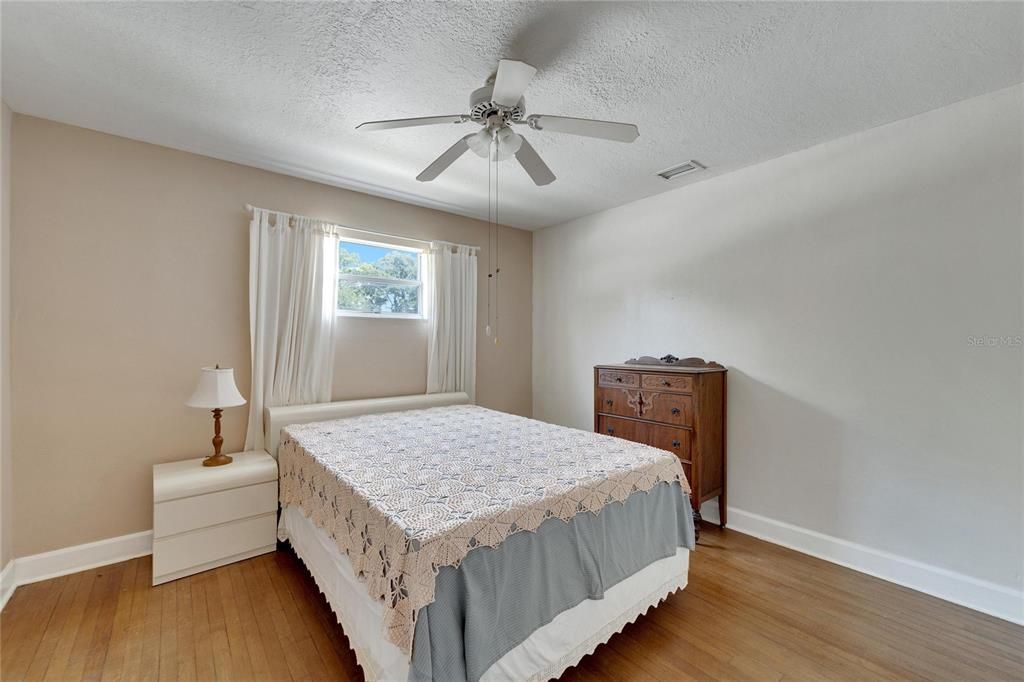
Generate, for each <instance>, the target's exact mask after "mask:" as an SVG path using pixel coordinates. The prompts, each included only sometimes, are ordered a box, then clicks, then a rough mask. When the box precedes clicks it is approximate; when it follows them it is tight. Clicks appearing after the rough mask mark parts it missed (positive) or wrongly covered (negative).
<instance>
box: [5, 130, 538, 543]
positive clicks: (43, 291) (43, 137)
mask: <svg viewBox="0 0 1024 682" xmlns="http://www.w3.org/2000/svg"><path fill="white" fill-rule="evenodd" d="M13 137H14V145H13V157H12V164H13V193H14V196H16V197H17V201H16V202H15V204H14V207H13V209H14V210H13V215H12V253H13V258H12V312H13V318H12V319H13V323H12V327H13V329H12V332H13V334H12V353H13V357H12V367H13V372H12V392H13V395H12V397H13V404H12V409H13V422H14V424H15V425H16V426H17V428H16V429H15V431H14V452H16V453H17V455H16V457H15V461H14V476H15V477H16V480H17V482H18V485H17V490H16V491H15V496H14V497H15V499H14V522H15V526H16V531H17V532H16V535H15V546H14V552H15V555H16V556H24V555H27V554H34V553H37V552H42V551H46V550H51V549H55V548H59V547H66V546H69V545H74V544H78V543H82V542H89V541H92V540H98V539H102V538H107V537H112V536H117V535H122V534H125V533H131V532H135V531H140V530H146V529H149V528H150V527H151V525H152V510H151V506H150V505H151V502H152V499H151V498H152V491H151V482H150V467H151V465H153V464H155V463H157V462H166V461H171V460H176V459H182V458H185V457H196V456H200V455H203V454H205V453H206V450H207V449H208V448H209V439H210V437H211V435H212V434H211V433H210V431H211V424H210V417H209V415H208V414H207V413H205V412H203V411H200V410H192V409H189V408H186V407H185V406H184V404H183V403H184V401H185V399H186V398H187V397H188V394H189V392H190V391H191V390H192V388H193V385H194V382H195V380H196V377H197V373H198V369H199V367H200V366H202V365H207V364H211V363H214V362H219V363H221V364H222V365H231V366H234V367H235V368H236V375H237V378H238V385H239V388H240V389H241V391H242V393H243V394H247V393H248V390H249V334H248V227H247V226H248V218H247V214H246V212H245V211H244V210H243V205H244V204H246V203H252V204H256V205H259V206H265V207H267V208H274V209H279V210H283V211H288V212H293V213H301V214H305V215H311V216H315V217H319V218H325V219H328V220H331V221H336V222H339V223H342V224H346V225H351V226H353V227H361V228H365V229H370V230H380V231H385V232H392V233H399V234H404V235H408V236H411V237H419V238H438V239H445V240H449V241H455V242H462V243H467V244H474V245H478V246H481V247H483V250H482V251H481V254H480V258H481V263H482V264H484V263H486V261H487V255H488V254H487V227H486V224H485V223H482V222H480V221H477V220H472V219H469V218H464V217H459V216H454V215H450V214H446V213H441V212H437V211H433V210H428V209H424V208H418V207H414V206H410V205H407V204H402V203H398V202H394V201H389V200H386V199H381V198H377V197H372V196H368V195H364V194H358V193H355V192H350V191H346V190H341V189H337V188H333V187H328V186H325V185H320V184H317V183H313V182H308V181H305V180H298V179H295V178H290V177H286V176H282V175H277V174H274V173H269V172H266V171H261V170H256V169H253V168H248V167H244V166H239V165H235V164H231V163H226V162H223V161H217V160H214V159H210V158H206V157H202V156H196V155H193V154H187V153H183V152H178V151H174V150H170V149H166V148H163V147H157V146H154V145H149V144H145V143H140V142H133V141H130V140H126V139H123V138H118V137H112V136H110V135H105V134H101V133H96V132H92V131H88V130H83V129H81V128H75V127H71V126H65V125H60V124H57V123H53V122H50V121H45V120H41V119H36V118H31V117H26V116H20V115H15V116H14V136H13ZM531 241H532V240H531V234H530V233H529V232H524V231H521V230H514V229H506V228H503V229H502V230H501V260H502V276H503V277H504V282H503V287H502V296H501V301H502V310H501V319H502V322H503V338H502V343H501V344H500V345H498V346H495V345H494V344H493V343H485V342H484V341H485V340H486V337H484V336H483V335H482V334H481V343H480V345H479V348H478V356H477V360H478V390H477V397H478V402H479V403H480V404H482V405H485V406H489V407H495V408H498V409H502V410H507V411H511V412H516V413H520V414H527V413H529V411H530V376H531V367H530V345H531V334H532V332H531V283H532V272H531V251H532V244H531ZM485 279H486V274H485V272H484V268H481V280H480V282H481V292H480V310H481V313H480V327H481V328H482V327H483V324H484V313H483V311H484V310H485V305H486V298H485V295H484V291H485V289H484V282H485ZM340 322H341V331H340V332H339V334H338V344H337V372H336V377H335V383H334V385H335V391H334V393H335V396H334V397H335V398H336V399H345V398H356V397H369V396H380V395H397V394H405V393H416V392H422V391H423V390H424V388H425V383H426V361H425V356H426V335H425V325H424V323H423V322H417V321H406V320H388V321H384V320H367V319H353V318H343V319H342V320H341V321H340ZM224 418H225V430H224V436H225V446H226V448H227V450H229V451H231V450H237V449H239V448H241V446H242V442H243V436H244V431H245V421H246V411H245V408H234V409H230V410H227V411H226V412H225V417H224Z"/></svg>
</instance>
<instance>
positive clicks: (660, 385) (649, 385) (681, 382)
mask: <svg viewBox="0 0 1024 682" xmlns="http://www.w3.org/2000/svg"><path fill="white" fill-rule="evenodd" d="M640 386H641V387H642V388H646V389H650V390H652V391H674V392H679V393H693V377H688V376H685V375H682V374H644V375H643V376H642V377H640Z"/></svg>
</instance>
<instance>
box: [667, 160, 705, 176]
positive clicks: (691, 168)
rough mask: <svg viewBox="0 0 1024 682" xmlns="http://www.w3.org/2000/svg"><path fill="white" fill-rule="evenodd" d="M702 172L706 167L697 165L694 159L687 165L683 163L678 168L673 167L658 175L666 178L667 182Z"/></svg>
mask: <svg viewBox="0 0 1024 682" xmlns="http://www.w3.org/2000/svg"><path fill="white" fill-rule="evenodd" d="M702 170H704V166H702V165H701V164H699V163H697V162H696V161H694V160H693V159H690V160H689V161H687V162H686V163H681V164H679V165H678V166H672V167H671V168H668V169H666V170H663V171H661V172H660V173H658V175H659V176H661V177H663V178H665V179H666V180H673V179H675V178H678V177H679V176H680V175H688V174H690V173H696V172H697V171H702Z"/></svg>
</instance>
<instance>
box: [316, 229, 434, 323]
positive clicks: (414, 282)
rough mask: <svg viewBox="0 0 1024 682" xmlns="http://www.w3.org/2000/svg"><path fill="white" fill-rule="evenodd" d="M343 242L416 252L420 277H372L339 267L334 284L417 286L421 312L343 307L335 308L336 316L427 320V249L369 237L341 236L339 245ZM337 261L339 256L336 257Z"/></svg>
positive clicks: (336, 270)
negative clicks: (372, 311) (369, 238)
mask: <svg viewBox="0 0 1024 682" xmlns="http://www.w3.org/2000/svg"><path fill="white" fill-rule="evenodd" d="M343 242H349V243H354V244H365V245H367V246H379V247H381V248H385V249H388V250H389V251H406V252H408V253H415V254H416V258H417V267H418V269H419V279H395V278H392V277H370V276H367V275H353V274H350V273H347V272H339V270H338V268H337V267H335V270H334V275H335V279H334V286H335V287H337V286H338V283H339V282H343V281H348V282H367V283H369V284H385V285H393V286H403V287H413V286H414V287H417V288H418V289H419V296H417V297H416V301H417V303H418V304H419V312H416V313H371V312H367V311H365V310H344V309H342V308H335V316H337V317H369V318H374V319H378V320H425V319H427V302H426V300H425V298H426V276H425V274H426V267H427V259H426V250H425V249H418V248H416V247H413V246H405V245H404V244H391V243H388V242H380V241H370V240H368V239H357V238H353V237H339V238H338V246H339V247H340V246H341V244H342V243H343ZM335 261H337V258H335Z"/></svg>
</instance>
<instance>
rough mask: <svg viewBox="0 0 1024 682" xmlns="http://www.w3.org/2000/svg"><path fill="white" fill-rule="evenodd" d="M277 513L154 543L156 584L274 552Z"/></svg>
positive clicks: (160, 539)
mask: <svg viewBox="0 0 1024 682" xmlns="http://www.w3.org/2000/svg"><path fill="white" fill-rule="evenodd" d="M276 545H277V512H276V511H273V512H270V513H267V514H263V515H262V516H255V517H253V518H250V519H242V520H241V521H233V522H231V523H223V524H221V525H219V526H212V527H210V528H203V529H201V530H193V531H189V532H187V533H180V534H178V535H172V536H170V537H163V538H157V539H155V540H153V584H154V585H159V584H160V583H163V582H167V581H168V580H175V579H177V578H181V577H184V576H186V575H191V574H193V573H199V572H200V571H206V570H209V569H211V568H216V567H217V566H223V565H224V564H228V563H231V562H233V561H238V560H240V559H244V558H248V557H251V556H256V555H257V554H263V553H265V552H270V551H273V550H274V548H275V547H276Z"/></svg>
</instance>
